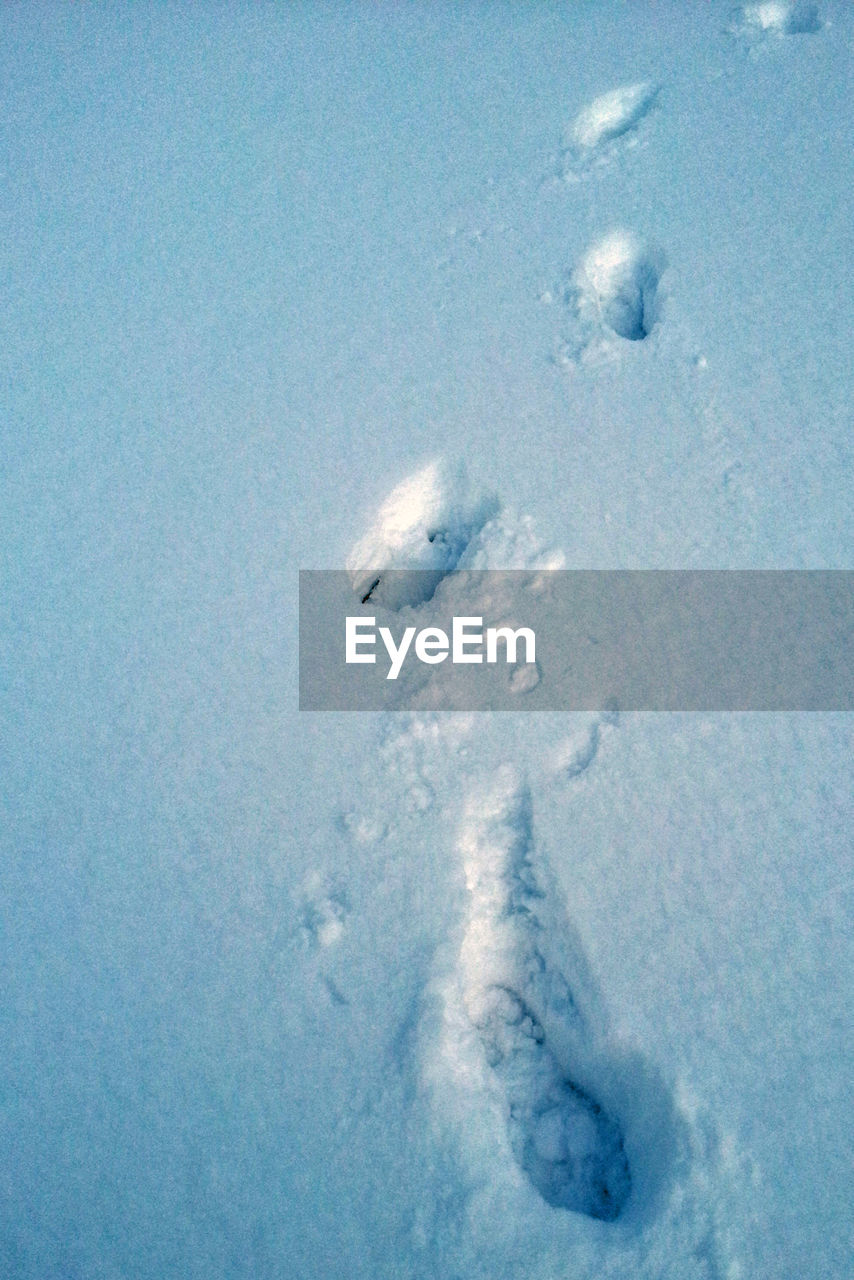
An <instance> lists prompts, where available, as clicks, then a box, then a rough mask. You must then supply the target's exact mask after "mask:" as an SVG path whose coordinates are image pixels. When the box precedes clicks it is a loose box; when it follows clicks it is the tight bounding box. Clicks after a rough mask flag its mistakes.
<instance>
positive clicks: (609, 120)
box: [570, 80, 659, 154]
mask: <svg viewBox="0 0 854 1280" xmlns="http://www.w3.org/2000/svg"><path fill="white" fill-rule="evenodd" d="M658 92H659V90H658V86H657V85H654V84H652V83H650V82H649V81H647V80H644V81H642V82H641V83H640V84H626V85H621V86H620V88H618V89H612V90H611V91H610V92H609V93H603V94H602V95H601V97H598V98H594V100H593V102H591V103H590V104H589V106H587V107H585V108H584V110H583V111H581V112H580V113H579V114H578V115H577V116H576V118H575V121H574V123H573V125H572V128H571V130H570V144H571V146H572V147H573V148H575V150H576V151H577V152H578V153H579V154H583V153H584V152H587V153H590V152H593V151H595V150H596V148H598V147H601V146H603V145H604V144H605V143H607V142H612V141H613V140H614V139H615V138H621V137H623V135H624V134H626V133H629V132H630V131H631V130H632V129H634V128H635V127H636V126H637V125H638V124H639V123H640V121H641V120H642V119H643V118H644V116H645V115H646V114H647V112H648V111H649V110H650V109H651V108H652V107H653V105H654V104H655V100H656V98H657V97H658Z"/></svg>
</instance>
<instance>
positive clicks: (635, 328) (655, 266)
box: [572, 231, 665, 342]
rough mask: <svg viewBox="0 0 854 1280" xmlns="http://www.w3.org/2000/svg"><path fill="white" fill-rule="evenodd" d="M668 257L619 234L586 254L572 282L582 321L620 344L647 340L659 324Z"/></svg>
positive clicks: (628, 235)
mask: <svg viewBox="0 0 854 1280" xmlns="http://www.w3.org/2000/svg"><path fill="white" fill-rule="evenodd" d="M664 267H665V261H664V256H663V254H662V253H660V252H659V251H658V250H655V249H653V248H652V247H651V246H649V245H645V244H644V243H643V242H642V241H640V240H639V239H638V238H637V237H636V236H634V235H632V234H630V233H629V232H627V231H614V232H612V233H611V234H610V235H608V236H606V237H605V238H604V239H603V240H600V241H598V243H596V244H594V245H593V246H592V247H591V248H590V249H589V250H588V251H587V253H586V254H585V256H584V258H583V259H582V261H581V263H580V264H579V266H578V268H577V269H576V271H575V273H574V275H573V278H572V283H573V296H574V298H575V303H576V307H577V310H578V314H579V318H580V319H582V320H584V321H587V322H588V323H591V324H592V325H593V326H594V327H595V328H598V329H610V330H611V331H612V332H613V333H615V334H617V336H618V337H620V338H626V339H628V340H629V341H631V342H639V341H642V340H643V339H644V338H647V337H648V336H649V334H650V333H651V332H652V329H653V327H654V325H655V324H656V323H657V321H658V320H659V318H660V311H661V306H660V297H659V283H660V280H661V274H662V271H663V270H664Z"/></svg>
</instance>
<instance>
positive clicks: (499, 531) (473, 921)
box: [304, 0, 822, 1222]
mask: <svg viewBox="0 0 854 1280" xmlns="http://www.w3.org/2000/svg"><path fill="white" fill-rule="evenodd" d="M821 25H822V24H821V22H820V20H819V17H818V12H817V9H816V6H815V5H813V4H809V3H801V2H800V0H765V2H763V3H754V4H747V5H745V6H743V8H742V9H741V10H740V11H739V15H738V18H737V19H736V21H735V24H734V26H733V27H732V28H731V30H732V31H733V32H734V34H737V35H740V36H746V37H747V38H748V39H754V38H757V37H759V38H766V37H768V38H771V37H777V36H780V37H782V36H789V35H801V34H808V33H812V32H816V31H818V30H820V29H821ZM659 96H660V90H659V87H658V86H657V85H655V84H653V83H652V82H649V81H643V82H638V83H633V84H627V85H623V86H621V87H618V88H616V89H613V90H611V91H609V92H607V93H604V94H603V95H601V96H600V97H598V98H596V99H595V100H594V101H593V102H591V103H590V104H589V105H588V106H587V107H586V108H584V109H583V110H582V111H581V112H580V113H579V114H578V116H577V117H576V119H575V121H574V122H573V124H572V126H571V127H570V129H569V132H568V140H567V144H566V147H565V149H564V151H563V152H562V165H563V168H562V172H561V176H562V177H563V178H564V179H566V180H567V181H576V180H579V179H580V178H581V177H582V176H584V175H585V174H587V173H589V172H591V171H594V170H596V169H597V168H599V167H602V166H604V165H605V164H607V163H609V162H610V161H611V160H612V159H613V158H614V157H615V155H616V153H617V150H618V149H619V148H620V147H624V146H629V145H633V143H634V142H636V140H637V135H638V131H639V130H640V128H641V127H642V126H643V125H644V122H645V121H646V120H647V118H648V117H649V115H650V114H651V113H652V111H653V110H654V109H655V108H656V107H657V104H658V101H659ZM666 265H667V264H666V259H665V256H664V254H663V252H662V251H661V250H660V249H658V248H657V247H655V246H654V245H652V244H649V243H647V242H645V241H643V240H642V239H640V238H639V237H637V236H636V235H634V234H632V233H630V232H627V231H615V232H611V233H610V234H608V235H607V236H605V237H603V238H602V239H600V240H599V241H597V242H596V243H594V244H593V245H592V246H591V247H590V248H589V249H588V251H587V253H586V254H585V255H584V256H583V258H582V259H581V261H580V262H579V263H578V265H577V267H576V269H575V271H574V273H573V275H572V279H571V283H570V288H569V290H568V291H567V294H566V299H565V300H566V301H567V302H569V303H571V304H572V306H573V308H574V311H575V315H576V318H577V321H578V324H579V326H580V328H581V331H582V333H583V335H584V338H583V341H582V344H581V347H580V348H578V349H577V351H576V354H583V351H584V348H585V345H589V344H590V343H591V342H595V341H597V340H598V341H600V342H601V340H602V338H603V336H604V338H605V339H606V340H608V341H611V340H613V339H617V340H619V341H626V342H641V341H643V340H645V339H646V338H648V337H649V335H650V334H651V333H652V332H653V330H654V328H655V326H656V325H657V324H658V323H659V322H660V319H661V314H662V304H661V278H662V274H663V272H664V270H665V268H666ZM562 565H563V560H562V558H561V557H559V556H556V555H555V554H554V553H551V554H550V553H548V552H547V551H544V550H543V549H542V548H541V547H540V546H539V545H538V543H537V542H536V539H535V538H534V537H533V534H532V532H531V528H530V521H528V520H526V519H524V518H523V519H522V520H518V519H517V520H515V521H514V520H513V519H511V518H508V517H507V516H506V515H505V513H503V512H502V509H501V506H500V504H499V503H498V502H497V500H496V499H495V498H494V497H493V496H489V495H483V494H479V495H476V496H472V494H471V492H470V490H469V488H468V486H467V484H466V481H465V477H464V475H463V473H462V472H461V471H457V472H453V471H451V470H449V469H448V468H447V467H445V466H444V465H442V464H440V463H437V462H433V463H430V464H429V465H427V466H426V467H424V468H423V469H422V470H421V471H419V472H417V473H416V474H414V475H413V476H411V477H410V478H409V479H407V480H405V481H403V482H402V483H401V484H400V485H398V487H397V488H396V489H394V491H393V492H392V493H391V494H390V495H389V497H388V499H387V500H386V501H385V502H384V503H383V504H382V506H381V507H380V509H379V511H378V513H377V516H376V518H375V520H374V522H373V524H372V525H371V527H370V528H369V529H368V531H367V532H366V534H365V535H364V537H363V538H362V539H360V541H359V542H358V543H357V544H356V546H355V547H354V548H353V551H352V553H351V555H350V557H349V560H348V569H349V572H350V576H351V581H352V585H353V590H354V592H355V593H356V595H357V596H358V597H359V599H360V600H361V601H362V602H363V603H367V602H368V601H374V602H376V603H377V605H378V606H380V607H384V608H387V609H393V610H398V609H402V608H405V607H411V608H418V607H419V606H421V605H423V604H425V603H427V602H428V601H429V600H430V599H431V598H432V597H433V595H434V594H435V592H436V590H437V589H438V587H439V584H440V583H441V582H442V580H443V579H444V578H445V577H446V576H447V575H449V574H451V573H452V572H453V571H454V570H455V569H459V568H499V567H500V568H511V567H513V568H515V567H533V566H538V567H545V568H558V567H562ZM391 569H394V570H395V572H393V573H392V572H389V570H391ZM615 723H616V711H615V709H610V710H609V709H606V710H605V711H604V712H603V713H602V714H601V715H600V716H599V717H597V718H595V719H594V720H593V721H592V723H591V725H590V727H589V729H588V731H587V732H586V733H585V734H584V735H582V738H581V739H579V740H577V741H573V740H570V741H568V742H567V743H565V744H564V746H563V748H561V750H560V751H559V752H558V755H559V756H560V759H559V760H558V761H557V767H556V771H555V776H556V777H563V778H565V779H573V778H576V777H578V776H579V775H580V774H582V773H584V772H585V771H586V770H587V769H588V768H589V766H590V765H591V763H592V762H593V760H594V759H595V757H596V755H597V752H598V750H599V747H600V742H601V736H602V732H603V730H605V729H609V728H610V727H611V726H613V725H614V724H615ZM458 853H459V856H460V859H461V861H462V866H463V870H464V872H465V882H466V892H467V905H466V918H465V927H464V931H463V934H462V941H461V944H460V947H459V952H458V954H457V956H456V960H455V972H454V974H453V976H452V980H451V982H450V984H449V985H448V986H447V987H446V1007H445V1019H444V1023H445V1035H446V1037H447V1038H448V1040H449V1042H450V1044H451V1049H450V1053H451V1056H452V1057H453V1055H454V1053H455V1052H457V1051H459V1052H460V1053H464V1052H465V1050H464V1049H463V1048H462V1046H461V1045H457V1046H456V1047H455V1045H454V1040H455V1037H457V1036H458V1030H459V1025H460V1023H459V1016H460V1011H462V1016H463V1018H464V1019H465V1021H466V1023H467V1025H468V1026H469V1028H470V1029H471V1031H472V1033H473V1040H474V1042H475V1043H476V1044H477V1045H478V1046H479V1052H480V1054H481V1056H482V1059H483V1062H484V1064H485V1066H486V1068H487V1070H488V1071H489V1072H490V1073H491V1076H492V1080H493V1082H494V1084H495V1086H496V1087H497V1088H498V1090H499V1091H500V1093H501V1095H502V1097H503V1100H504V1105H503V1114H504V1117H505V1121H506V1126H507V1138H508V1142H509V1147H510V1150H511V1151H512V1155H513V1158H514V1160H515V1162H516V1164H517V1166H518V1168H519V1170H520V1171H521V1172H522V1173H523V1174H524V1176H525V1177H526V1178H527V1180H528V1182H529V1183H530V1185H531V1186H532V1187H533V1188H534V1189H535V1191H536V1192H537V1193H538V1194H539V1195H540V1196H541V1197H542V1199H543V1200H544V1201H545V1202H546V1203H547V1204H548V1205H551V1206H554V1207H559V1208H564V1209H568V1210H571V1211H574V1212H576V1213H580V1214H584V1215H586V1216H589V1217H591V1218H595V1219H599V1220H601V1221H605V1222H612V1221H614V1220H615V1219H617V1218H618V1217H619V1216H620V1215H621V1213H622V1212H623V1210H624V1209H625V1207H626V1205H627V1203H628V1201H629V1197H630V1195H631V1192H632V1186H633V1176H632V1169H631V1168H630V1165H629V1159H628V1156H627V1152H626V1137H625V1134H624V1130H623V1126H622V1122H621V1119H620V1116H619V1115H617V1114H614V1113H613V1109H612V1108H611V1107H610V1106H609V1105H606V1103H605V1102H604V1101H603V1100H602V1099H601V1098H600V1097H598V1096H597V1089H596V1086H595V1083H591V1081H593V1082H595V1080H596V1079H597V1071H598V1072H599V1073H600V1074H599V1076H598V1078H599V1079H600V1080H601V1079H603V1078H604V1073H605V1072H606V1068H607V1066H608V1064H607V1062H606V1060H605V1057H604V1056H603V1055H606V1054H607V1050H606V1049H605V1048H604V1047H603V1042H602V1041H601V1040H600V1039H599V1038H598V1037H597V1035H596V1034H595V1028H592V1027H591V1026H590V1024H589V1018H588V1016H587V1015H586V1014H585V1012H584V1010H583V1007H582V1000H581V998H580V993H579V990H578V987H579V982H578V981H577V979H578V977H579V975H578V974H577V973H573V965H572V962H571V958H569V959H568V958H567V956H568V953H567V952H566V951H564V952H563V953H561V948H560V939H561V935H562V934H563V933H565V932H566V930H567V928H568V922H567V921H566V920H565V919H562V918H561V916H560V911H559V909H558V908H557V905H556V903H555V901H554V900H553V895H550V894H549V893H547V892H546V890H545V889H544V887H543V883H542V876H541V875H539V874H538V873H537V872H536V870H535V867H534V857H535V847H534V841H533V815H532V804H531V797H530V793H529V791H528V789H527V787H526V786H525V785H524V783H523V782H522V781H521V780H520V779H519V777H518V775H517V774H516V773H515V772H514V771H513V770H512V769H510V768H509V767H508V768H506V769H504V770H503V771H501V772H500V773H499V775H498V776H497V777H496V778H495V779H494V780H493V781H492V783H491V785H490V786H488V787H485V788H481V789H477V788H475V789H474V790H473V791H472V792H471V793H470V794H469V797H468V802H467V805H466V808H465V813H464V816H463V818H462V823H461V828H460V831H459V838H458ZM309 889H310V892H308V893H307V895H306V908H305V921H304V923H305V927H306V929H307V930H308V931H309V932H310V933H311V935H312V937H313V938H314V940H315V942H316V944H318V945H320V946H323V947H325V946H329V945H330V944H331V943H333V942H334V941H335V940H336V939H337V937H338V934H339V933H340V931H341V928H342V927H343V917H344V913H345V907H344V904H343V900H342V899H340V898H338V897H336V896H335V895H334V894H331V893H329V892H328V891H321V890H322V889H323V886H321V885H319V884H312V885H311V886H309ZM476 1075H477V1073H476V1072H474V1073H473V1072H470V1071H468V1070H466V1071H464V1076H465V1078H466V1079H470V1078H472V1076H475V1077H476ZM582 1077H583V1079H582Z"/></svg>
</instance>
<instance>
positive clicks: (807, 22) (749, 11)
mask: <svg viewBox="0 0 854 1280" xmlns="http://www.w3.org/2000/svg"><path fill="white" fill-rule="evenodd" d="M821 27H822V24H821V20H820V19H819V16H818V8H817V6H816V5H814V4H810V3H806V2H805V0H761V2H760V3H758V4H746V5H745V6H744V8H743V9H742V10H741V11H740V13H739V15H738V18H737V19H736V23H735V30H736V31H737V32H738V33H739V34H741V35H747V36H751V35H753V36H757V35H758V36H769V35H770V36H799V35H812V34H814V33H815V32H816V31H820V30H821Z"/></svg>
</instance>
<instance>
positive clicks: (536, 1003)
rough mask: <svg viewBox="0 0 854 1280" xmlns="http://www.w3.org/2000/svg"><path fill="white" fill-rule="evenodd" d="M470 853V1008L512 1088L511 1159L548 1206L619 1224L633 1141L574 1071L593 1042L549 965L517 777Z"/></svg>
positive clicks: (501, 783) (466, 1000) (465, 833)
mask: <svg viewBox="0 0 854 1280" xmlns="http://www.w3.org/2000/svg"><path fill="white" fill-rule="evenodd" d="M460 852H461V854H462V858H463V863H464V868H465V875H466V884H467V887H468V892H469V912H468V919H467V923H466V931H465V934H464V937H463V942H462V945H461V948H460V955H459V977H460V992H461V997H462V1005H463V1008H464V1010H465V1014H466V1016H467V1017H468V1019H469V1021H470V1023H471V1025H472V1026H473V1027H474V1028H475V1029H476V1032H477V1037H478V1039H479V1042H480V1044H481V1047H482V1051H483V1053H484V1055H485V1058H486V1062H487V1063H488V1066H489V1068H490V1069H491V1071H492V1072H493V1073H494V1076H495V1078H496V1080H497V1081H498V1083H499V1085H500V1088H501V1090H502V1091H503V1094H504V1097H505V1100H506V1106H505V1114H506V1117H507V1125H508V1136H509V1140H510V1147H511V1149H512V1152H513V1156H514V1158H515V1160H516V1163H517V1165H518V1166H519V1168H520V1169H521V1170H522V1172H523V1173H524V1174H525V1176H526V1177H527V1178H528V1180H529V1182H530V1183H531V1185H532V1186H533V1187H534V1188H535V1190H536V1191H537V1192H539V1194H540V1195H541V1196H542V1198H543V1199H544V1200H545V1201H546V1202H547V1203H548V1204H550V1205H553V1206H555V1207H559V1208H564V1209H570V1210H573V1211H574V1212H576V1213H582V1214H586V1215H587V1216H589V1217H592V1218H598V1219H600V1220H602V1221H613V1220H614V1219H616V1218H617V1217H619V1215H620V1213H621V1212H622V1210H623V1208H624V1206H625V1204H626V1201H627V1200H628V1197H629V1193H630V1191H631V1187H632V1178H631V1173H630V1170H629V1164H628V1159H627V1156H626V1151H625V1147H624V1142H623V1133H622V1129H621V1126H620V1122H619V1120H618V1118H617V1117H616V1116H614V1115H612V1114H611V1113H610V1111H609V1110H608V1109H606V1107H605V1106H604V1105H603V1103H602V1101H601V1100H600V1099H597V1098H596V1097H595V1096H594V1093H593V1092H592V1091H591V1089H590V1087H589V1083H588V1082H587V1081H586V1080H585V1082H583V1083H582V1081H581V1080H580V1079H579V1078H578V1076H577V1074H576V1072H575V1070H574V1069H573V1063H572V1061H571V1059H572V1056H573V1049H575V1051H576V1053H577V1054H578V1055H579V1057H581V1056H585V1051H584V1049H583V1046H584V1044H585V1042H586V1041H588V1040H589V1037H588V1035H587V1031H586V1026H585V1020H584V1017H583V1014H582V1012H581V1010H580V1009H579V1007H578V1005H577V1001H576V995H575V994H574V992H573V989H572V986H571V985H570V982H568V981H567V978H566V977H565V975H564V973H563V972H562V970H561V968H560V967H559V966H558V965H555V964H554V963H552V962H551V961H550V959H549V956H548V952H549V950H550V945H551V944H552V943H553V941H554V939H553V937H550V932H551V930H550V928H549V914H550V906H549V903H548V901H547V899H546V895H545V894H544V892H543V889H542V888H541V886H540V884H539V883H538V880H537V878H536V877H535V874H534V870H533V867H532V863H531V852H532V819H531V805H530V797H529V794H528V791H527V789H526V788H525V787H524V786H521V785H520V784H519V782H518V780H517V779H516V777H515V775H514V774H513V773H512V772H510V771H505V772H504V773H502V774H501V775H500V776H499V778H498V781H497V783H496V784H495V785H494V786H493V787H492V789H491V790H490V791H489V792H487V793H486V794H483V795H478V796H476V797H474V798H473V800H472V801H471V803H470V804H469V806H468V810H467V813H466V817H465V821H464V824H463V828H462V832H461V836H460ZM588 1056H589V1055H588ZM587 1074H589V1070H588V1073H587Z"/></svg>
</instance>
